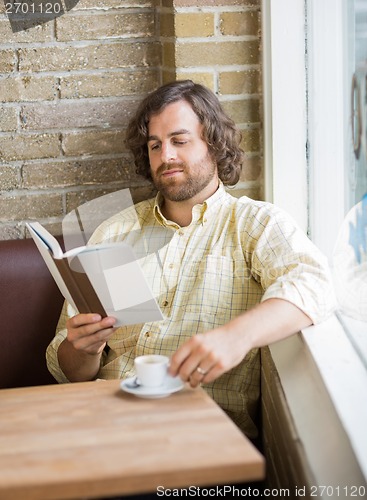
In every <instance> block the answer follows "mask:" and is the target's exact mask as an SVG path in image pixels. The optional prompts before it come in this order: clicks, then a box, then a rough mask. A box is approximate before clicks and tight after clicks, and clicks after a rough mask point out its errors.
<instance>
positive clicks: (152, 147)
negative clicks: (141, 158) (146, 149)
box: [150, 144, 159, 151]
mask: <svg viewBox="0 0 367 500" xmlns="http://www.w3.org/2000/svg"><path fill="white" fill-rule="evenodd" d="M150 149H151V151H154V150H156V149H159V144H152V146H150Z"/></svg>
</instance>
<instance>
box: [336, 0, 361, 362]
mask: <svg viewBox="0 0 367 500" xmlns="http://www.w3.org/2000/svg"><path fill="white" fill-rule="evenodd" d="M348 3H349V12H350V13H351V21H350V22H349V23H348V31H349V33H348V44H349V47H348V49H349V50H348V57H349V58H350V61H349V63H351V64H352V68H353V69H354V71H353V76H352V78H351V82H350V100H349V113H350V115H349V116H350V128H351V134H350V138H351V140H350V144H348V145H347V147H349V148H350V149H351V154H350V156H349V157H350V162H348V164H347V165H346V176H345V179H346V184H347V186H346V188H347V200H348V203H347V209H348V213H347V214H346V217H345V219H344V222H343V224H342V227H341V229H340V232H339V235H338V238H337V241H336V245H335V248H334V253H333V276H334V280H335V289H336V293H337V297H338V300H339V305H340V311H341V314H340V319H341V320H342V321H343V324H344V325H345V327H346V330H347V331H348V333H349V335H350V337H351V340H352V341H353V343H354V345H355V346H356V347H357V348H358V350H359V351H360V353H361V355H362V357H363V359H364V361H366V360H367V350H366V348H367V344H366V340H367V335H366V334H367V328H366V327H367V2H365V1H364V0H348ZM346 109H348V107H347V108H346ZM348 318H353V319H355V320H358V321H362V322H366V324H365V328H363V329H362V330H363V331H364V334H363V335H364V338H363V336H362V337H361V335H360V333H358V334H357V331H358V332H360V331H361V329H360V328H357V327H356V324H355V323H353V322H352V321H350V320H349V319H348ZM354 332H356V333H355V334H354ZM361 339H362V340H363V342H362V344H363V345H362V348H359V347H360V341H361ZM364 339H366V340H364ZM358 346H359V347H358Z"/></svg>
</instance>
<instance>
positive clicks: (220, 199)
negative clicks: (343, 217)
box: [47, 81, 333, 438]
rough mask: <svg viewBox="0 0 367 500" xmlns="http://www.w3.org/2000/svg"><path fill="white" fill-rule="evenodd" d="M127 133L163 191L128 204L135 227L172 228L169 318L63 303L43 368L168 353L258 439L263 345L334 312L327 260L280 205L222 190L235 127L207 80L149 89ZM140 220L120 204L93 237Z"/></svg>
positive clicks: (232, 174) (76, 370)
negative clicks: (121, 317)
mask: <svg viewBox="0 0 367 500" xmlns="http://www.w3.org/2000/svg"><path fill="white" fill-rule="evenodd" d="M127 143H128V145H129V147H130V149H131V151H132V153H133V155H134V159H135V165H136V167H137V172H138V173H140V174H142V175H144V176H145V177H146V178H148V179H151V180H152V182H153V183H154V185H155V187H156V188H157V189H158V191H159V192H158V195H157V197H156V198H155V199H153V200H147V201H144V202H141V203H139V204H137V205H136V206H135V211H134V215H135V217H136V215H137V218H138V221H139V225H140V227H141V228H142V232H144V228H148V227H149V228H152V227H162V226H164V227H166V228H168V229H169V230H170V231H172V239H171V240H170V242H169V243H168V244H167V245H165V246H164V248H162V249H161V252H160V253H161V255H160V257H161V262H162V266H163V270H162V276H161V279H160V281H159V287H160V288H159V294H158V295H159V299H158V300H159V303H160V305H161V307H162V310H163V312H164V314H165V319H164V320H162V321H160V322H154V323H149V324H140V325H133V326H128V327H123V328H116V329H114V319H113V318H111V317H108V318H104V319H101V317H100V316H98V315H94V314H75V312H74V311H68V310H67V307H66V306H65V307H64V312H63V314H62V316H61V318H60V322H59V327H58V333H57V335H56V337H55V339H54V340H53V342H52V343H51V344H50V346H49V348H48V352H47V359H48V365H49V369H50V371H51V373H53V375H54V376H55V378H56V379H57V380H58V381H59V382H67V381H82V380H92V379H95V378H124V377H127V376H131V375H132V374H133V373H132V371H133V360H134V357H135V356H138V355H141V354H147V353H151V352H156V353H162V354H168V355H170V356H171V363H170V372H171V374H172V375H179V376H180V377H181V378H182V380H184V381H188V382H189V383H190V384H191V386H193V387H196V386H198V385H199V384H202V386H203V387H204V388H205V389H206V390H207V391H208V392H209V393H210V394H211V395H212V396H213V398H214V399H215V400H216V401H217V402H218V404H220V405H221V406H222V408H223V409H224V410H225V411H226V412H227V413H228V414H229V415H230V417H231V418H232V419H233V420H234V421H235V422H236V423H237V424H238V425H239V426H240V428H241V429H242V430H243V431H244V432H245V433H246V434H247V435H248V436H249V437H250V438H254V437H255V436H256V434H257V429H256V424H255V420H256V407H257V403H258V399H259V393H260V362H259V349H258V348H259V347H261V346H265V345H267V344H269V343H271V342H275V341H277V340H280V339H282V338H285V337H287V336H289V335H291V334H293V333H295V332H298V331H299V330H300V329H301V328H304V327H307V326H309V325H311V324H312V323H316V322H319V321H321V320H322V319H324V318H325V317H326V316H327V315H328V314H329V313H330V312H331V310H332V309H333V300H332V296H333V294H332V290H331V286H330V280H329V276H328V271H327V268H326V264H325V260H324V258H323V257H322V256H321V255H320V253H319V252H318V250H317V249H316V248H315V247H314V246H313V245H312V243H311V242H310V241H309V240H308V238H307V237H306V236H305V235H304V234H303V233H302V232H301V231H300V230H299V229H297V228H296V227H295V225H294V223H293V222H292V221H291V220H290V218H289V217H288V216H287V215H286V214H284V213H283V212H282V211H281V210H279V209H277V208H276V207H274V206H273V205H271V204H268V203H264V202H259V201H254V200H251V199H249V198H247V197H244V198H241V199H236V198H234V197H232V196H231V195H230V194H228V193H227V192H226V190H225V188H224V184H225V185H234V184H235V183H236V182H237V181H238V179H239V175H240V170H241V163H242V151H241V149H240V147H239V143H240V134H239V132H238V131H237V130H236V128H235V125H234V123H233V121H232V120H231V119H230V118H229V117H228V116H227V115H226V114H225V113H224V111H223V109H222V108H221V105H220V103H219V101H218V99H217V98H216V96H215V95H214V94H213V93H212V92H211V91H209V90H208V89H206V88H205V87H203V86H201V85H198V84H194V83H193V82H191V81H181V82H174V83H171V84H167V85H165V86H163V87H161V88H159V89H158V90H157V91H155V92H153V93H152V94H151V95H149V96H148V97H147V98H146V99H144V101H143V102H142V103H141V105H140V107H139V109H138V110H137V113H136V115H135V117H134V118H133V119H132V121H131V123H130V125H129V128H128V132H127ZM135 222H136V220H135V219H134V217H132V211H131V210H127V211H124V212H122V213H120V214H117V215H116V216H114V217H112V219H110V220H108V221H106V222H105V223H104V224H102V225H101V226H100V228H98V230H97V231H96V233H95V234H94V236H93V238H92V241H93V242H101V241H104V240H106V239H109V241H111V236H112V239H115V240H116V241H117V240H119V239H121V238H122V237H123V236H122V235H123V234H124V233H125V234H126V233H127V232H128V231H129V230H131V229H133V227H134V224H135ZM69 309H70V308H69ZM106 346H108V352H106V349H105V348H106Z"/></svg>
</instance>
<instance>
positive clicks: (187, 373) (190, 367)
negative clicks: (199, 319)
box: [170, 335, 224, 387]
mask: <svg viewBox="0 0 367 500" xmlns="http://www.w3.org/2000/svg"><path fill="white" fill-rule="evenodd" d="M223 373H224V367H223V365H222V362H221V360H220V358H219V357H218V356H217V355H216V354H215V351H214V350H213V349H212V348H211V346H210V345H209V343H208V342H207V341H206V339H205V336H204V335H196V336H195V337H192V338H191V339H190V340H189V341H188V342H186V343H185V344H183V345H182V346H181V347H180V348H179V349H178V350H177V351H176V352H175V354H174V355H173V356H172V357H171V362H170V374H171V375H172V376H177V375H179V376H180V378H181V379H182V380H183V381H185V382H189V383H190V385H191V386H192V387H197V386H198V385H200V384H201V383H208V382H212V381H213V380H215V379H216V378H217V377H219V376H220V375H222V374H223Z"/></svg>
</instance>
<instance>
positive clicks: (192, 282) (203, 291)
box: [181, 255, 235, 319]
mask: <svg viewBox="0 0 367 500" xmlns="http://www.w3.org/2000/svg"><path fill="white" fill-rule="evenodd" d="M234 267H235V266H234V261H233V259H232V258H229V257H226V256H221V255H219V256H215V255H208V256H206V257H205V258H204V259H202V260H201V261H198V262H195V263H193V264H192V265H191V266H188V267H187V268H186V269H185V271H184V273H183V276H182V278H183V279H182V280H181V285H182V286H184V287H185V291H184V292H185V295H186V300H185V304H186V306H185V309H186V311H187V312H188V313H197V314H199V315H213V316H216V317H217V318H218V317H223V316H225V317H228V319H230V316H231V308H232V300H233V288H234ZM182 291H183V290H182Z"/></svg>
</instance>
